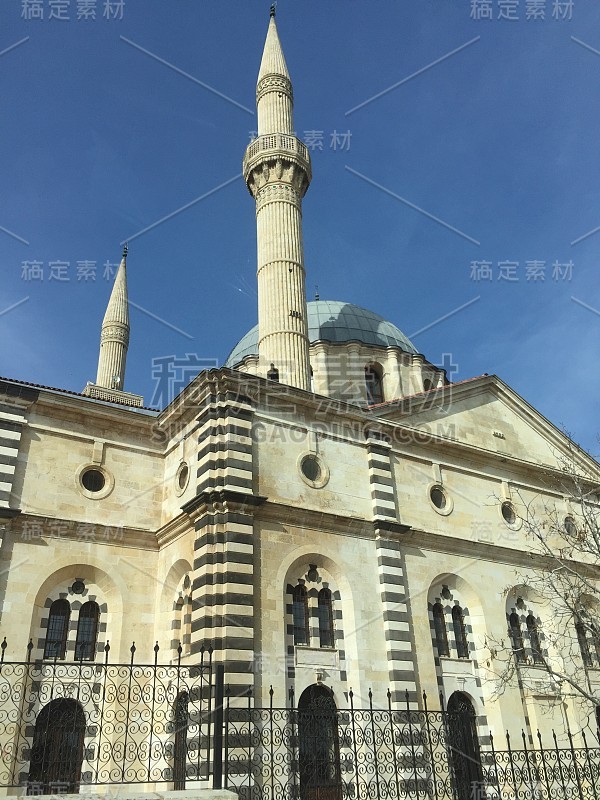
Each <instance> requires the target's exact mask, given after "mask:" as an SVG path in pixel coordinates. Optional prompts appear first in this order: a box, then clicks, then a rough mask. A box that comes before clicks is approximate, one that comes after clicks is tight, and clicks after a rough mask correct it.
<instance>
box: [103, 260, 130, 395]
mask: <svg viewBox="0 0 600 800" xmlns="http://www.w3.org/2000/svg"><path fill="white" fill-rule="evenodd" d="M128 347H129V301H128V298H127V245H125V247H124V248H123V258H122V260H121V264H120V266H119V271H118V272H117V276H116V278H115V282H114V285H113V288H112V292H111V293H110V300H109V301H108V306H107V308H106V314H105V315H104V319H103V320H102V332H101V334H100V358H99V359H98V376H97V378H96V385H97V386H104V387H106V388H107V389H119V390H121V391H123V385H124V383H125V362H126V360H127V348H128Z"/></svg>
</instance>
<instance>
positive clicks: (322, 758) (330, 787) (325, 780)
mask: <svg viewBox="0 0 600 800" xmlns="http://www.w3.org/2000/svg"><path fill="white" fill-rule="evenodd" d="M298 750H299V767H300V769H299V771H300V798H301V800H319V799H321V800H341V798H342V778H341V774H340V743H339V734H338V719H337V708H336V705H335V701H334V699H333V695H332V693H331V691H330V690H329V689H327V688H326V687H325V686H322V685H316V686H309V687H308V688H307V689H305V690H304V691H303V692H302V694H301V695H300V700H299V701H298Z"/></svg>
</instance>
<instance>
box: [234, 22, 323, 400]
mask: <svg viewBox="0 0 600 800" xmlns="http://www.w3.org/2000/svg"><path fill="white" fill-rule="evenodd" d="M293 105H294V100H293V91H292V82H291V80H290V76H289V73H288V70H287V66H286V63H285V58H284V56H283V51H282V49H281V44H280V42H279V36H278V34H277V26H276V25H275V8H274V6H271V14H270V21H269V30H268V32H267V39H266V42H265V48H264V52H263V57H262V61H261V65H260V71H259V73H258V83H257V86H256V108H257V111H258V139H255V140H254V141H253V142H251V143H250V144H249V145H248V148H247V150H246V154H245V156H244V165H243V171H244V179H245V181H246V184H247V186H248V189H249V191H250V193H251V194H252V196H253V197H254V199H255V200H256V228H257V245H258V246H257V250H258V273H257V274H258V357H259V365H258V371H259V374H260V375H263V376H265V377H267V376H268V377H271V378H277V379H278V380H279V381H280V382H281V383H285V384H288V385H290V386H297V387H298V388H300V389H306V390H308V389H310V363H309V339H308V325H307V308H306V290H305V273H304V252H303V245H302V198H303V197H304V195H305V193H306V190H307V189H308V186H309V183H310V180H311V177H312V175H311V165H310V156H309V153H308V149H307V147H306V145H304V144H303V143H302V142H301V141H300V140H299V139H298V138H297V137H296V136H295V135H294V122H293Z"/></svg>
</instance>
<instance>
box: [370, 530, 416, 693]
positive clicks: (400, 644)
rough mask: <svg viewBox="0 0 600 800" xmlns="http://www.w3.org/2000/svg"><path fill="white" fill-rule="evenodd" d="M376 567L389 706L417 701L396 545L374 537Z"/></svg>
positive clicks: (401, 561)
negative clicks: (408, 699)
mask: <svg viewBox="0 0 600 800" xmlns="http://www.w3.org/2000/svg"><path fill="white" fill-rule="evenodd" d="M376 547H377V567H378V570H379V582H380V585H381V601H382V604H383V629H384V633H385V640H386V653H387V661H388V669H389V675H390V691H391V692H392V702H394V703H400V702H403V701H404V700H405V692H406V691H408V693H409V696H410V700H411V702H416V701H417V682H416V668H415V662H414V655H413V646H412V635H411V629H410V626H411V622H410V609H409V606H408V599H407V594H408V587H407V585H406V582H405V569H404V558H403V555H402V551H401V548H400V542H398V541H396V540H394V539H390V538H388V537H386V536H385V535H378V536H377V541H376Z"/></svg>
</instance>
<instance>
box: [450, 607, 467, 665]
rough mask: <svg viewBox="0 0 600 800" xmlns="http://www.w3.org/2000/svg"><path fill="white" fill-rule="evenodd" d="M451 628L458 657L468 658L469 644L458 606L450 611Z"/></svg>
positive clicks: (463, 620)
mask: <svg viewBox="0 0 600 800" xmlns="http://www.w3.org/2000/svg"><path fill="white" fill-rule="evenodd" d="M452 627H453V628H454V640H455V641H456V652H457V655H458V657H459V658H469V643H468V641H467V631H466V628H465V619H464V616H463V610H462V608H461V607H460V606H454V607H453V609H452Z"/></svg>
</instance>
